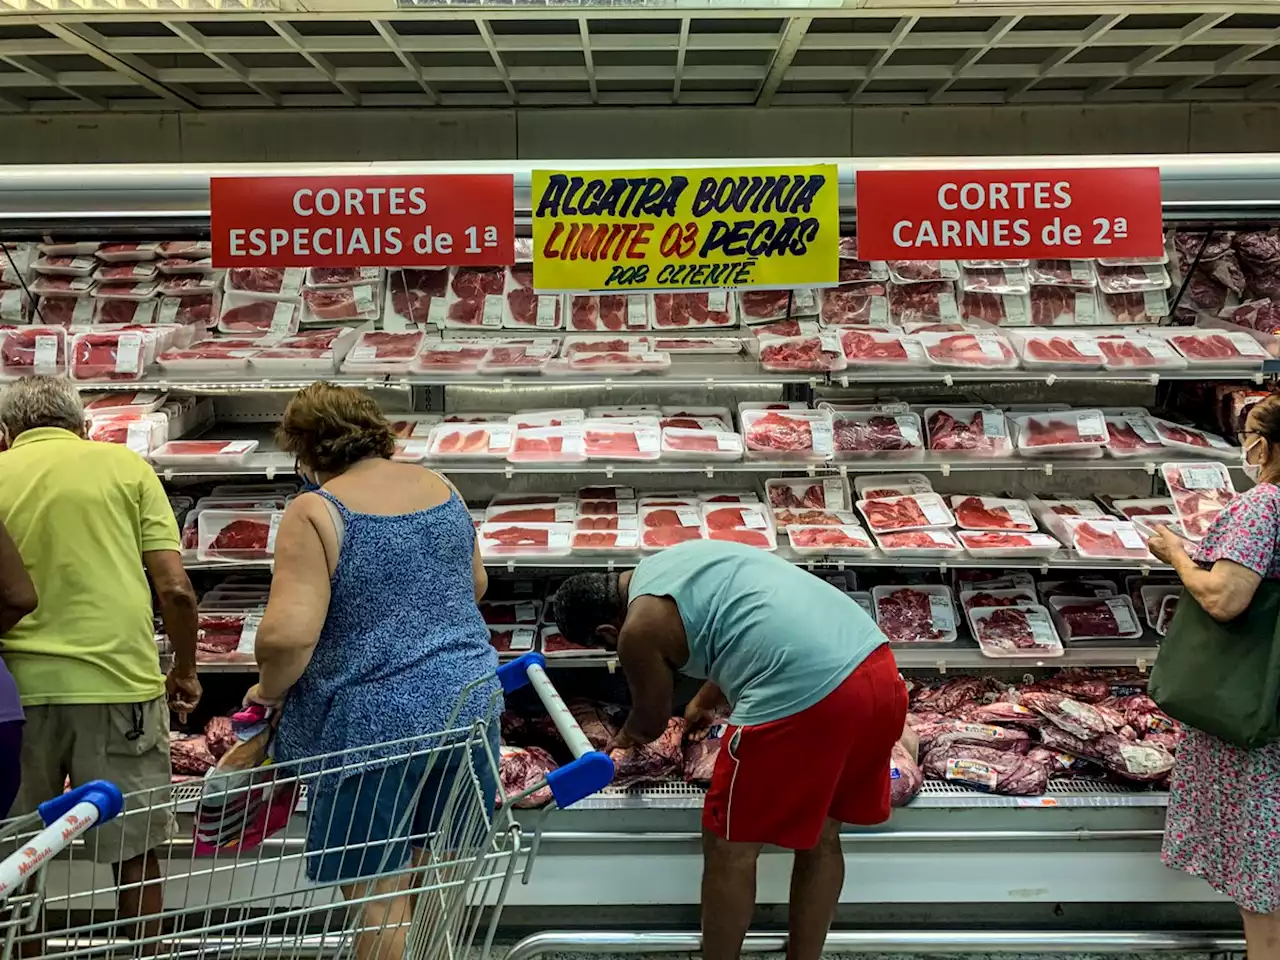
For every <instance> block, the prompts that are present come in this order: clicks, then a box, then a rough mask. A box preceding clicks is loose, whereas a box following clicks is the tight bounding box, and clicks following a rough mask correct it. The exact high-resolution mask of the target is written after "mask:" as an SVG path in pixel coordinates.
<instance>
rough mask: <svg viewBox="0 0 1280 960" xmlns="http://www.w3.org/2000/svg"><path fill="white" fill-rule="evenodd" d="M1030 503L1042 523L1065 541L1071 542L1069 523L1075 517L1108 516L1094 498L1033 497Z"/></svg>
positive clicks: (1032, 510)
mask: <svg viewBox="0 0 1280 960" xmlns="http://www.w3.org/2000/svg"><path fill="white" fill-rule="evenodd" d="M1028 505H1029V506H1030V507H1031V512H1032V513H1033V514H1034V515H1035V517H1036V519H1037V520H1039V521H1040V525H1041V526H1042V527H1044V528H1045V529H1046V530H1048V531H1049V532H1050V533H1052V534H1053V535H1054V536H1055V537H1057V538H1058V539H1059V540H1061V541H1062V542H1063V543H1070V542H1071V531H1070V529H1069V528H1068V527H1067V523H1068V522H1069V521H1070V520H1071V519H1072V518H1073V517H1098V518H1102V517H1105V516H1106V513H1105V512H1103V509H1102V508H1101V507H1100V506H1098V505H1097V504H1096V503H1094V502H1093V501H1092V500H1075V499H1071V498H1066V497H1048V496H1045V497H1031V498H1029V501H1028Z"/></svg>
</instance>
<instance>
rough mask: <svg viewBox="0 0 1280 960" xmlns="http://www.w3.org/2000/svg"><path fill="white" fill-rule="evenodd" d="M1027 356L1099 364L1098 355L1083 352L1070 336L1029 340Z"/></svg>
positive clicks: (1048, 361) (1042, 359) (1038, 358)
mask: <svg viewBox="0 0 1280 960" xmlns="http://www.w3.org/2000/svg"><path fill="white" fill-rule="evenodd" d="M1027 356H1028V357H1034V358H1035V359H1037V360H1041V361H1044V362H1045V363H1080V364H1095V365H1096V364H1097V362H1098V360H1097V357H1094V356H1089V355H1088V354H1085V353H1081V352H1080V349H1079V348H1078V347H1077V346H1076V345H1075V343H1073V342H1072V341H1071V339H1070V338H1068V337H1048V338H1045V339H1032V340H1028V341H1027Z"/></svg>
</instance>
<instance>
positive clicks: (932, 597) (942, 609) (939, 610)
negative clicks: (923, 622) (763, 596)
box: [929, 593, 956, 633]
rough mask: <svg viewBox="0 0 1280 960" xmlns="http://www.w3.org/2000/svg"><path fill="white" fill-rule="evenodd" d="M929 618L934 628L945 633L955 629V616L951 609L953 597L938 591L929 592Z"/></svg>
mask: <svg viewBox="0 0 1280 960" xmlns="http://www.w3.org/2000/svg"><path fill="white" fill-rule="evenodd" d="M929 619H930V620H931V621H933V629H935V630H938V631H941V632H943V633H945V632H947V631H948V630H954V629H955V625H956V622H955V616H954V614H953V613H952V611H951V599H950V598H949V597H942V596H939V595H938V594H936V593H931V594H929Z"/></svg>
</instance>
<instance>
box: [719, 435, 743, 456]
mask: <svg viewBox="0 0 1280 960" xmlns="http://www.w3.org/2000/svg"><path fill="white" fill-rule="evenodd" d="M715 438H716V449H717V450H723V451H725V452H726V453H741V452H742V437H740V436H739V435H738V434H736V433H717V434H716V435H715Z"/></svg>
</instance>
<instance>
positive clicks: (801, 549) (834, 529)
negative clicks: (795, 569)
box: [786, 523, 875, 556]
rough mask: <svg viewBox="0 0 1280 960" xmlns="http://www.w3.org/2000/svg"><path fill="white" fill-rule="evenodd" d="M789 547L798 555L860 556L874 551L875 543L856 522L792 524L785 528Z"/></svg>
mask: <svg viewBox="0 0 1280 960" xmlns="http://www.w3.org/2000/svg"><path fill="white" fill-rule="evenodd" d="M786 529H787V538H788V539H789V540H790V541H791V548H792V549H793V550H794V551H795V552H796V553H797V554H799V555H800V556H807V555H810V554H818V555H822V554H833V555H837V556H839V555H850V556H861V555H864V554H868V553H874V552H875V544H873V543H872V542H871V538H870V537H869V536H867V532H866V531H865V530H864V529H862V527H861V526H860V525H858V524H856V523H842V524H838V525H835V526H802V525H798V524H793V525H790V526H788V527H787V528H786Z"/></svg>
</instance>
